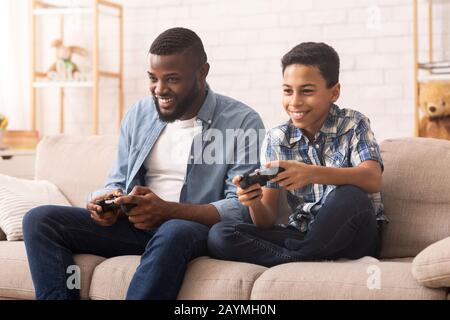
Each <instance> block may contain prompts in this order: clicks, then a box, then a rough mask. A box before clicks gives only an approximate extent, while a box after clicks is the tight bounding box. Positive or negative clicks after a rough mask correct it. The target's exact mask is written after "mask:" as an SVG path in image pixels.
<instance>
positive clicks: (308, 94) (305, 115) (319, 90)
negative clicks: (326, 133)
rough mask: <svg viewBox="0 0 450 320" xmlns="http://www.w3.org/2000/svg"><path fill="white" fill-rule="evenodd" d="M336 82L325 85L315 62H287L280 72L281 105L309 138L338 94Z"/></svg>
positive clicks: (322, 120)
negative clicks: (281, 79) (281, 83)
mask: <svg viewBox="0 0 450 320" xmlns="http://www.w3.org/2000/svg"><path fill="white" fill-rule="evenodd" d="M339 93H340V85H339V83H337V84H336V85H334V86H333V87H331V88H327V83H326V80H325V78H324V77H323V76H322V75H321V74H320V71H319V69H318V68H317V67H315V66H306V65H302V64H291V65H289V66H287V67H286V69H285V70H284V73H283V107H284V109H285V110H286V112H287V114H288V115H289V117H290V118H291V120H292V123H293V125H294V126H296V127H297V128H300V129H302V130H303V131H304V132H305V133H306V135H307V137H308V138H309V139H310V140H312V139H313V138H314V135H315V134H316V133H317V131H319V129H320V128H321V127H322V125H323V123H324V122H325V120H326V118H327V116H328V112H329V110H330V106H331V104H332V103H334V102H335V101H336V100H337V99H338V98H339Z"/></svg>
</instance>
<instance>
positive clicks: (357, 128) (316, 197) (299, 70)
mask: <svg viewBox="0 0 450 320" xmlns="http://www.w3.org/2000/svg"><path fill="white" fill-rule="evenodd" d="M282 67H283V108H284V110H285V111H286V113H287V114H288V115H289V117H290V120H289V121H288V122H287V123H285V124H282V125H280V126H278V127H276V128H274V129H272V130H270V131H269V132H268V134H267V135H266V138H265V141H264V143H263V146H262V150H261V161H262V163H265V166H266V167H275V166H279V167H282V168H284V169H285V170H284V171H283V172H281V173H279V174H278V175H277V176H276V177H275V178H273V179H272V180H270V181H269V182H268V184H267V185H266V186H265V187H261V186H260V185H259V184H254V185H252V186H249V187H247V188H246V189H242V188H240V186H239V181H240V180H241V177H239V176H236V177H234V179H233V182H234V183H235V184H236V185H237V186H238V190H237V194H238V196H239V201H240V202H241V203H242V204H244V205H245V206H247V207H249V208H250V214H251V218H252V220H253V223H254V224H232V223H225V222H221V223H219V224H216V225H215V226H214V227H213V228H212V229H211V230H210V233H209V236H208V247H209V250H210V253H211V255H212V256H213V257H216V258H220V259H227V260H235V261H243V262H250V263H255V264H260V265H264V266H267V267H271V266H274V265H277V264H281V263H286V262H293V261H317V260H335V259H339V258H347V259H358V258H361V257H363V256H367V255H370V256H378V252H379V243H380V237H379V232H378V228H379V226H378V223H380V222H382V221H383V220H386V218H385V216H384V215H383V204H382V202H381V194H380V188H381V174H382V170H383V162H382V159H381V156H380V150H379V146H378V144H377V142H376V140H375V138H374V135H373V133H372V131H371V129H370V123H369V119H368V118H366V117H365V116H364V115H363V114H361V113H359V112H357V111H353V110H349V109H340V108H339V107H338V106H337V105H335V104H334V103H335V102H336V101H337V99H338V98H339V94H340V84H339V56H338V54H337V53H336V51H335V50H334V49H333V48H332V47H330V46H328V45H326V44H324V43H312V42H307V43H301V44H300V45H298V46H296V47H294V48H293V49H292V50H291V51H289V52H288V53H287V54H286V55H285V56H284V57H283V59H282ZM281 188H284V189H286V190H287V191H288V192H287V197H288V203H289V205H290V207H291V209H292V210H293V213H292V214H291V215H290V217H289V221H288V224H287V225H275V221H276V219H277V214H278V198H279V197H280V195H281V194H280V189H281Z"/></svg>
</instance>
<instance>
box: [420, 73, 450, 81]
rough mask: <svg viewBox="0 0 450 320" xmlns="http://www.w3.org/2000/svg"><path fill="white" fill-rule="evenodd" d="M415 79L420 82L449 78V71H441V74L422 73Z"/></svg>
mask: <svg viewBox="0 0 450 320" xmlns="http://www.w3.org/2000/svg"><path fill="white" fill-rule="evenodd" d="M417 79H418V80H419V81H420V82H423V81H432V80H450V73H443V74H424V75H419V76H418V77H417Z"/></svg>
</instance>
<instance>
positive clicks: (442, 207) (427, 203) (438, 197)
mask: <svg viewBox="0 0 450 320" xmlns="http://www.w3.org/2000/svg"><path fill="white" fill-rule="evenodd" d="M380 147H381V156H382V157H383V160H384V163H385V170H384V173H383V187H382V194H383V202H384V206H385V214H386V215H387V216H388V218H389V219H390V223H389V224H387V225H386V226H385V227H384V230H383V243H382V251H381V257H382V258H395V257H413V256H416V255H417V254H418V253H419V252H420V251H422V250H423V249H424V248H425V247H427V246H429V245H430V244H432V243H434V242H436V241H438V240H441V239H443V238H445V237H448V236H449V235H450V183H449V181H450V170H448V168H449V163H450V141H447V140H438V139H430V138H403V139H392V140H385V141H383V142H382V143H381V144H380Z"/></svg>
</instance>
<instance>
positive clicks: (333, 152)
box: [261, 104, 388, 231]
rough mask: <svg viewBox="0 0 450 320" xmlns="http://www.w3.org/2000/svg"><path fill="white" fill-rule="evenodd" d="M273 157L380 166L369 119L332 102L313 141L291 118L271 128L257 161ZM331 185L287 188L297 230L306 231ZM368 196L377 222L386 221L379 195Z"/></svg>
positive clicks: (272, 185)
mask: <svg viewBox="0 0 450 320" xmlns="http://www.w3.org/2000/svg"><path fill="white" fill-rule="evenodd" d="M275 160H298V161H301V162H304V163H307V164H313V165H318V166H326V167H335V168H346V167H357V166H358V165H359V164H360V163H361V162H363V161H366V160H375V161H378V162H379V163H380V165H381V168H382V169H383V168H384V167H383V160H382V159H381V155H380V148H379V146H378V143H377V142H376V140H375V137H374V134H373V132H372V130H371V129H370V121H369V119H368V118H367V117H365V116H364V115H363V114H361V113H360V112H357V111H354V110H350V109H340V108H339V107H338V106H336V105H334V104H333V105H331V108H330V112H329V114H328V117H327V119H326V121H325V123H324V124H323V126H322V128H321V129H320V130H319V131H318V132H317V133H316V135H315V137H314V141H309V140H308V138H307V137H306V135H304V134H303V133H302V130H301V129H299V128H297V127H295V126H293V125H292V122H291V121H288V122H286V123H284V124H282V125H280V126H278V127H276V128H273V129H271V130H270V131H269V132H268V133H267V135H266V137H265V139H264V142H263V145H262V149H261V162H262V163H266V162H269V161H275ZM267 187H268V188H277V189H279V188H280V186H279V185H278V184H276V183H272V182H268V184H267ZM335 188H336V186H335V185H322V184H310V185H307V186H305V187H303V188H300V189H296V190H293V191H289V192H288V193H287V197H288V203H289V206H290V207H291V209H292V210H293V211H294V213H293V214H291V216H290V217H289V224H290V225H292V226H294V227H296V228H298V229H299V230H301V231H306V230H308V229H309V226H310V224H311V223H312V222H313V221H314V216H315V214H316V213H317V211H318V210H319V209H320V208H321V207H322V205H323V204H324V203H325V200H326V198H327V196H328V194H330V192H331V191H333V190H334V189H335ZM369 198H370V199H371V201H372V203H373V206H374V208H375V214H376V219H377V221H379V222H381V221H388V219H387V218H386V216H385V215H384V214H383V203H382V199H381V194H380V193H379V192H378V193H373V194H369ZM305 221H306V223H305Z"/></svg>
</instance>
